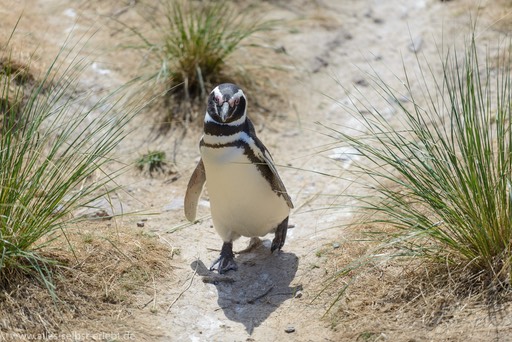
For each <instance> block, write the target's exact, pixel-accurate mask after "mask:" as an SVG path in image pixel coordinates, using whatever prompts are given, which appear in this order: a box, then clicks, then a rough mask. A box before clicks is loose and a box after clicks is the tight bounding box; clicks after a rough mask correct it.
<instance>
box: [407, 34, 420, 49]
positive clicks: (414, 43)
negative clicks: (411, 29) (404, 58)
mask: <svg viewBox="0 0 512 342" xmlns="http://www.w3.org/2000/svg"><path fill="white" fill-rule="evenodd" d="M422 45H423V38H422V37H421V36H418V37H416V38H414V39H413V40H412V42H411V43H410V44H409V46H408V49H409V51H411V52H414V53H417V52H418V51H420V49H421V46H422Z"/></svg>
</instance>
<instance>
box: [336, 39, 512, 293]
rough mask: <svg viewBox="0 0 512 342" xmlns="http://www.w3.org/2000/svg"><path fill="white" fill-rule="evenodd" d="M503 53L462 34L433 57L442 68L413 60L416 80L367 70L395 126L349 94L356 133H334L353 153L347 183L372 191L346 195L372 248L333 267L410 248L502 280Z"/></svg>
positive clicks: (507, 154)
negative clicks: (395, 80)
mask: <svg viewBox="0 0 512 342" xmlns="http://www.w3.org/2000/svg"><path fill="white" fill-rule="evenodd" d="M507 51H508V50H507ZM509 57H510V56H508V55H507V58H505V59H498V60H491V59H490V58H489V57H487V58H486V59H485V61H484V62H482V61H481V56H479V54H478V49H477V45H476V42H475V39H474V38H472V39H471V40H470V41H469V42H468V43H467V44H466V50H465V55H464V56H460V55H458V54H457V52H455V51H452V52H449V53H448V54H447V56H446V58H445V59H443V60H442V64H443V65H442V66H443V74H442V77H439V76H436V74H435V73H434V71H433V69H432V68H431V66H430V65H429V66H428V68H425V67H424V66H422V63H421V62H420V61H418V66H419V69H418V70H419V73H418V74H419V75H420V76H419V77H418V80H417V79H416V78H415V79H414V80H411V78H410V74H409V73H408V72H407V70H405V81H404V82H403V85H404V87H405V89H404V90H403V91H397V90H395V89H393V88H392V87H391V86H389V85H387V84H386V83H385V82H384V81H382V79H380V78H379V77H378V76H373V81H374V83H373V84H374V85H375V88H374V89H375V90H376V91H377V92H378V93H379V95H380V96H381V98H382V99H384V100H385V101H386V102H387V103H388V105H391V106H396V107H398V109H399V117H397V120H399V121H400V125H399V126H400V128H395V126H393V120H389V115H387V114H388V112H384V111H382V110H378V109H377V108H375V107H374V106H373V105H372V104H370V103H369V102H365V101H364V100H363V101H355V100H354V103H353V104H354V105H355V107H356V108H357V110H356V113H355V117H357V118H358V120H359V122H360V123H361V125H362V127H363V129H361V132H360V135H358V136H357V135H354V134H353V131H352V132H351V134H348V133H344V132H343V131H341V130H336V134H337V135H338V137H339V139H340V140H341V141H343V143H344V144H346V145H349V146H351V147H353V148H354V149H356V150H357V151H358V154H359V155H360V157H361V158H360V162H358V163H357V165H356V168H355V170H356V171H355V176H356V177H355V179H357V180H356V183H360V186H362V187H364V188H366V189H367V190H368V191H369V192H370V193H371V194H373V195H371V196H369V197H368V196H366V195H365V196H358V195H351V196H352V197H353V198H356V199H357V200H358V203H360V206H359V209H361V211H362V212H364V213H365V216H364V217H365V219H364V223H365V224H366V226H368V225H369V226H371V227H373V228H372V233H377V236H378V238H377V240H378V241H380V243H379V247H378V248H377V250H376V251H374V253H373V254H372V257H370V258H368V259H364V260H363V259H360V260H358V261H356V262H355V263H353V264H351V265H350V266H349V267H347V268H346V269H344V270H343V271H342V272H340V273H339V275H340V276H341V275H344V274H347V273H349V272H351V271H352V270H354V269H357V268H358V267H360V265H362V264H365V263H367V262H369V261H371V260H375V258H381V257H386V256H387V257H389V256H390V255H392V256H412V257H414V258H427V259H428V260H431V261H433V262H434V263H440V264H442V265H447V266H448V268H449V270H450V271H451V272H454V273H455V271H456V270H459V271H462V270H464V271H465V272H469V274H470V277H469V279H470V282H471V283H472V284H473V285H475V284H478V285H479V286H484V287H485V288H492V289H494V291H496V290H504V289H509V284H510V281H511V280H512V279H511V277H512V269H511V261H512V250H511V249H512V245H511V242H512V190H511V189H512V179H511V178H512V130H511V128H512V98H511V96H512V95H511V91H512V89H511V73H510V72H511V68H510V62H511V61H510V58H509ZM500 61H501V62H500ZM503 61H505V62H503ZM495 63H497V64H495ZM417 81H419V82H417ZM431 81H433V82H431ZM413 84H414V85H415V87H413ZM429 84H434V87H432V86H429ZM418 89H420V91H419V96H416V94H418ZM403 94H407V95H406V96H407V97H408V98H409V99H410V101H409V102H408V101H404V96H403ZM364 97H365V95H363V98H364ZM378 227H384V228H383V229H379V228H378ZM466 279H467V278H466Z"/></svg>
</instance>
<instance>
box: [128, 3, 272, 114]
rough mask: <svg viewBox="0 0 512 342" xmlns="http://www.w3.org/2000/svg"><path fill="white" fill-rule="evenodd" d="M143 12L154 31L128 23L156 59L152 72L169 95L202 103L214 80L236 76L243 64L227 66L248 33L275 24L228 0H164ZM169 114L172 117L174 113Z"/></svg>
mask: <svg viewBox="0 0 512 342" xmlns="http://www.w3.org/2000/svg"><path fill="white" fill-rule="evenodd" d="M145 9H146V10H147V8H146V7H145ZM144 17H145V18H146V20H147V21H148V22H149V23H151V25H152V27H153V29H154V30H155V31H156V37H153V38H150V37H149V35H145V34H143V33H142V32H141V31H140V30H138V29H136V28H134V27H130V26H128V25H125V26H127V27H128V28H129V29H130V32H132V33H133V34H135V35H136V36H137V37H139V38H140V40H141V41H142V45H136V48H140V49H142V50H143V51H144V52H147V59H148V60H149V61H150V62H151V63H152V65H156V68H157V72H156V73H154V74H153V77H154V78H155V79H156V80H157V81H158V82H161V83H163V84H164V85H165V88H166V89H170V90H169V93H168V94H169V95H177V96H179V99H178V102H185V103H190V102H191V101H192V102H194V101H197V100H198V101H200V103H201V104H203V101H204V99H205V98H206V96H207V94H208V92H209V91H210V90H211V89H212V88H213V87H214V86H215V85H216V84H218V83H223V82H229V81H231V82H232V81H234V78H235V76H236V73H237V72H238V70H239V68H240V66H238V65H237V66H233V65H230V66H229V67H228V65H227V61H228V58H229V57H230V55H231V54H232V53H233V52H235V51H236V50H237V49H239V48H240V46H241V43H242V42H243V41H244V40H245V39H246V38H248V37H250V36H251V35H253V34H254V33H256V32H259V31H263V30H267V29H269V28H270V27H271V26H272V22H269V21H266V22H262V21H260V20H258V19H257V17H255V16H254V13H252V12H251V11H250V10H248V9H247V10H245V11H241V10H236V9H234V8H233V7H232V5H230V4H229V2H227V1H206V2H204V1H197V2H196V1H182V0H163V1H162V2H160V4H159V6H157V7H156V8H153V10H152V11H151V12H150V13H145V14H144ZM161 18H163V20H162V19H161ZM183 100H185V101H183ZM170 116H171V117H170V119H171V120H172V119H173V117H174V113H171V115H170Z"/></svg>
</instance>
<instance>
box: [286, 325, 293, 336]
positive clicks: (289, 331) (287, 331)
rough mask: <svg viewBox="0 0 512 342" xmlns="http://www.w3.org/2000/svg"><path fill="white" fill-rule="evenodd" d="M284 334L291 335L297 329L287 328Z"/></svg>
mask: <svg viewBox="0 0 512 342" xmlns="http://www.w3.org/2000/svg"><path fill="white" fill-rule="evenodd" d="M284 332H285V333H287V334H291V333H292V332H295V327H293V326H291V325H289V326H287V327H286V329H284Z"/></svg>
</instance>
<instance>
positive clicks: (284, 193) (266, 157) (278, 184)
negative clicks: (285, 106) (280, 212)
mask: <svg viewBox="0 0 512 342" xmlns="http://www.w3.org/2000/svg"><path fill="white" fill-rule="evenodd" d="M263 151H264V152H263V154H262V157H263V160H264V161H265V164H267V166H268V168H269V169H270V171H271V172H272V175H273V176H274V177H273V178H274V182H275V187H276V189H275V190H274V191H276V192H279V194H281V195H282V196H283V197H284V199H285V201H286V204H288V207H289V208H290V209H293V203H292V199H291V198H290V195H288V191H286V187H285V186H284V183H283V181H282V180H281V177H279V174H278V173H277V169H276V166H275V165H274V161H273V160H272V156H271V155H270V153H269V152H268V150H267V149H266V148H265V149H264V150H263Z"/></svg>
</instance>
